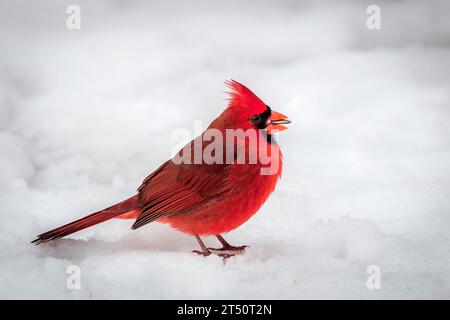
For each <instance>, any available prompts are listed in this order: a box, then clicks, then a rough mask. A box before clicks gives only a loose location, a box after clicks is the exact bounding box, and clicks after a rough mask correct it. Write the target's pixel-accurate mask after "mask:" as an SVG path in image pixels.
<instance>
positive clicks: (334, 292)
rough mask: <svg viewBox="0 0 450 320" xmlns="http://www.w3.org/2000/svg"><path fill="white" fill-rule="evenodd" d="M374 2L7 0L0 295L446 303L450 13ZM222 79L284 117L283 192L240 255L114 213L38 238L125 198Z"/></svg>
mask: <svg viewBox="0 0 450 320" xmlns="http://www.w3.org/2000/svg"><path fill="white" fill-rule="evenodd" d="M376 2H377V4H378V5H379V6H380V7H381V14H382V15H381V17H382V29H381V30H379V31H370V30H368V29H367V28H366V18H367V14H366V8H367V6H368V5H369V4H372V1H370V2H368V1H350V2H347V3H346V4H337V3H335V2H332V1H318V2H317V1H302V2H301V1H277V2H275V1H220V2H219V1H201V2H200V1H189V2H186V3H185V4H181V3H176V2H173V3H170V2H167V1H164V2H163V1H160V2H156V1H152V2H147V1H132V2H131V1H127V2H126V4H125V3H122V2H119V1H111V2H106V1H95V3H94V2H89V1H39V2H37V1H12V0H6V1H2V2H1V4H0V53H1V54H0V155H1V156H0V179H1V184H0V203H1V206H0V214H1V223H0V297H1V298H63V299H101V298H121V299H122V298H124V299H128V298H137V299H142V298H155V299H160V298H161V299H167V298H212V299H215V298H253V299H260V298H268V299H282V298H294V299H296V298H338V299H343V298H364V299H372V298H373V299H378V298H402V299H408V298H450V268H449V266H450V250H449V249H450V239H449V232H448V229H449V226H450V216H449V213H450V212H449V211H450V170H449V164H450V125H449V124H450V19H448V15H449V12H450V4H449V2H448V1H445V0H443V1H427V2H424V1H376ZM72 3H76V4H78V5H79V6H80V7H81V13H82V27H81V30H78V31H69V30H67V29H66V24H65V20H66V17H67V14H66V13H65V11H66V8H67V6H68V5H69V4H72ZM230 78H233V79H236V80H238V81H241V82H243V83H244V84H247V85H248V86H249V87H250V88H251V89H253V90H254V91H255V92H256V93H257V94H258V95H260V96H261V98H263V99H264V100H265V101H266V102H267V103H268V104H269V105H271V106H272V107H273V108H274V109H277V110H279V111H280V112H283V113H285V114H287V115H289V116H290V118H291V119H292V121H293V123H292V124H291V125H290V129H289V130H288V131H286V132H284V133H283V134H282V136H281V137H280V143H281V145H282V149H283V152H284V158H285V167H284V174H283V179H282V180H281V182H280V183H279V185H278V187H277V190H276V192H275V193H274V194H273V195H272V196H271V198H270V199H269V201H268V202H267V203H266V205H265V206H264V207H263V208H262V209H261V210H260V212H259V213H258V214H257V215H255V216H254V218H252V219H251V220H250V221H249V222H248V223H246V224H245V225H243V226H242V227H240V228H238V229H236V230H235V231H233V232H231V233H230V234H228V235H226V236H225V238H226V239H228V240H229V241H230V242H231V243H232V244H236V245H242V244H248V245H250V248H249V250H248V252H247V254H246V255H245V256H239V257H236V258H231V259H229V260H228V261H227V263H226V264H225V265H224V264H223V263H222V261H221V260H220V259H219V258H217V257H215V256H210V257H207V258H202V257H198V256H196V255H193V254H192V253H190V252H191V250H192V249H196V248H197V244H196V242H195V239H193V238H192V237H189V236H187V235H184V234H181V233H178V232H175V231H173V230H171V229H170V228H169V227H168V226H165V225H161V224H151V225H148V226H146V227H144V228H141V229H139V230H137V231H133V232H132V231H130V229H129V228H130V226H131V222H130V221H122V220H114V221H109V222H107V223H104V224H102V225H99V226H96V227H93V228H91V229H89V230H85V231H83V232H80V233H77V234H74V235H72V236H70V237H68V238H66V239H62V240H61V241H59V242H55V243H51V244H49V245H45V246H41V247H36V246H33V245H31V244H30V243H29V242H30V241H31V240H33V239H34V237H35V236H36V235H37V234H39V233H41V232H44V231H47V230H49V229H50V228H53V227H56V226H59V225H61V224H63V223H66V222H69V221H71V220H74V219H76V218H79V217H81V216H83V215H85V214H87V213H90V212H92V211H95V210H98V209H101V208H103V207H106V206H108V205H110V204H113V203H115V202H118V201H119V200H122V199H123V198H125V197H127V196H129V195H131V194H133V193H134V190H135V189H136V187H137V186H138V185H139V183H140V182H141V180H142V179H143V178H144V177H145V176H146V175H147V174H148V173H150V172H151V171H152V170H154V169H155V168H156V167H157V166H158V165H159V164H160V163H162V162H163V161H164V160H166V159H167V158H168V157H169V156H170V155H171V152H172V148H173V145H174V144H175V142H174V141H173V140H172V139H171V134H172V133H173V132H174V130H175V129H180V128H185V129H189V130H193V127H194V122H195V121H202V123H203V126H206V125H207V124H208V122H209V121H211V120H212V119H213V118H214V117H215V116H216V115H218V114H219V113H220V112H221V111H222V109H223V108H224V106H225V98H226V96H225V94H224V93H223V91H224V90H225V88H224V85H223V82H224V80H226V79H230ZM206 242H207V244H208V245H210V246H217V245H218V244H217V241H216V240H215V239H213V238H208V239H206ZM69 265H77V266H79V267H80V268H81V289H80V290H69V289H68V288H67V286H66V280H67V277H68V274H67V273H66V270H67V267H68V266H69ZM370 265H378V266H379V267H380V268H381V289H380V290H369V289H368V288H367V286H366V280H367V277H368V274H367V273H366V270H367V267H368V266H370Z"/></svg>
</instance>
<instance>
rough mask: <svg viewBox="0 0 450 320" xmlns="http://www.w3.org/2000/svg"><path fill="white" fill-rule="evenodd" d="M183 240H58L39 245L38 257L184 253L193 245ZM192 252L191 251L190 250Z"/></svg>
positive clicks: (130, 238)
mask: <svg viewBox="0 0 450 320" xmlns="http://www.w3.org/2000/svg"><path fill="white" fill-rule="evenodd" d="M186 242H188V241H186V240H185V241H183V239H170V241H151V240H143V239H142V238H137V237H125V238H122V239H119V240H115V241H112V240H111V241H107V240H98V239H89V240H82V239H58V240H54V241H52V242H49V243H44V244H42V245H40V252H39V254H38V255H39V256H46V257H48V256H51V257H54V258H58V259H66V260H80V259H83V258H85V257H91V256H99V255H114V254H120V253H129V252H137V251H139V252H142V253H149V254H152V253H157V252H170V253H186V252H191V251H187V250H189V249H186V248H190V247H193V245H194V243H186ZM191 250H192V249H191Z"/></svg>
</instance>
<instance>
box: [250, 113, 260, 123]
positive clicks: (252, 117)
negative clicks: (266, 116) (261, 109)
mask: <svg viewBox="0 0 450 320" xmlns="http://www.w3.org/2000/svg"><path fill="white" fill-rule="evenodd" d="M250 121H251V122H254V123H257V122H260V121H261V116H260V115H259V114H257V115H254V116H251V117H250Z"/></svg>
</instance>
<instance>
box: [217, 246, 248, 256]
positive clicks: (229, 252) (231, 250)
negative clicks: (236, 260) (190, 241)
mask: <svg viewBox="0 0 450 320" xmlns="http://www.w3.org/2000/svg"><path fill="white" fill-rule="evenodd" d="M247 247H248V246H239V247H235V246H224V247H222V248H220V249H217V248H208V250H209V252H210V253H213V254H215V255H217V256H219V257H222V258H224V259H228V258H230V257H233V256H236V255H243V254H244V253H245V248H247Z"/></svg>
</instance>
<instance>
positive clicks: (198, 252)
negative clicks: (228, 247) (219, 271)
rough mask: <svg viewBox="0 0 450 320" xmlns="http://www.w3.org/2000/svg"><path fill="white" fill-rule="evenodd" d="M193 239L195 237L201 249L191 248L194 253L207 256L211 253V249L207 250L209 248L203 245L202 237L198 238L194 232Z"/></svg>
mask: <svg viewBox="0 0 450 320" xmlns="http://www.w3.org/2000/svg"><path fill="white" fill-rule="evenodd" d="M194 236H195V239H197V242H198V244H199V245H200V248H202V251H199V250H193V251H192V252H193V253H196V254H200V255H202V256H205V257H206V256H209V255H210V254H211V251H209V249H208V248H207V247H206V246H205V244H204V243H203V241H202V239H200V237H199V236H198V234H195V235H194Z"/></svg>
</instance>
